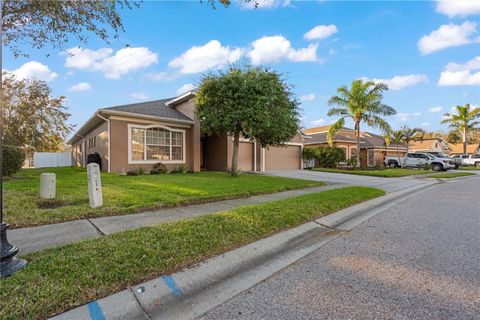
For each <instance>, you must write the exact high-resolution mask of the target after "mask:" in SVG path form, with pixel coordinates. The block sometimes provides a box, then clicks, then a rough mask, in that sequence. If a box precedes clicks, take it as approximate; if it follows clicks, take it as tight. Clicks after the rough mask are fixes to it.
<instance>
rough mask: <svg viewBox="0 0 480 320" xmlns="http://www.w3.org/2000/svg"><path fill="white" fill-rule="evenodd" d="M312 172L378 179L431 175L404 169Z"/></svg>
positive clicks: (315, 169) (326, 169) (416, 170)
mask: <svg viewBox="0 0 480 320" xmlns="http://www.w3.org/2000/svg"><path fill="white" fill-rule="evenodd" d="M312 170H314V171H321V172H334V173H347V174H355V175H360V176H370V177H380V178H398V177H406V176H412V175H417V174H427V173H431V171H429V170H420V169H405V168H396V169H375V170H373V169H371V170H369V169H330V168H313V169H312Z"/></svg>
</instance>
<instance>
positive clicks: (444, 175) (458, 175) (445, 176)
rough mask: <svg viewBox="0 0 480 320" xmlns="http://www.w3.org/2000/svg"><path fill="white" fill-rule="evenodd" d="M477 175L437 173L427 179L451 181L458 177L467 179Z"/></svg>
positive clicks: (468, 173) (469, 173)
mask: <svg viewBox="0 0 480 320" xmlns="http://www.w3.org/2000/svg"><path fill="white" fill-rule="evenodd" d="M475 175H476V174H475V173H472V172H448V173H435V174H431V175H429V176H428V177H427V178H437V179H438V178H442V179H451V178H458V177H466V176H475Z"/></svg>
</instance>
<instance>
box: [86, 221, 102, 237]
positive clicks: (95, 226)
mask: <svg viewBox="0 0 480 320" xmlns="http://www.w3.org/2000/svg"><path fill="white" fill-rule="evenodd" d="M87 221H88V222H90V224H91V225H92V226H93V227H94V228H95V230H97V232H98V233H99V234H100V235H101V236H104V235H105V233H104V232H103V231H102V230H101V229H100V228H99V227H97V225H96V224H95V223H93V221H92V220H90V219H87Z"/></svg>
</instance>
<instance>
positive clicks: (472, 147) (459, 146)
mask: <svg viewBox="0 0 480 320" xmlns="http://www.w3.org/2000/svg"><path fill="white" fill-rule="evenodd" d="M448 149H449V150H450V155H452V156H454V155H458V154H463V143H455V144H453V143H449V144H448ZM476 153H480V147H479V146H478V144H467V154H469V155H472V154H476Z"/></svg>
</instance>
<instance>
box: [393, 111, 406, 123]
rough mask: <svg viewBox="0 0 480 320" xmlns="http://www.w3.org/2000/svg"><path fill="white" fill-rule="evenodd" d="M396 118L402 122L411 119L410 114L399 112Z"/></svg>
mask: <svg viewBox="0 0 480 320" xmlns="http://www.w3.org/2000/svg"><path fill="white" fill-rule="evenodd" d="M395 116H396V117H397V118H398V119H399V120H400V121H403V122H405V121H408V120H409V119H410V114H409V113H406V112H399V113H397V114H395Z"/></svg>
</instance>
